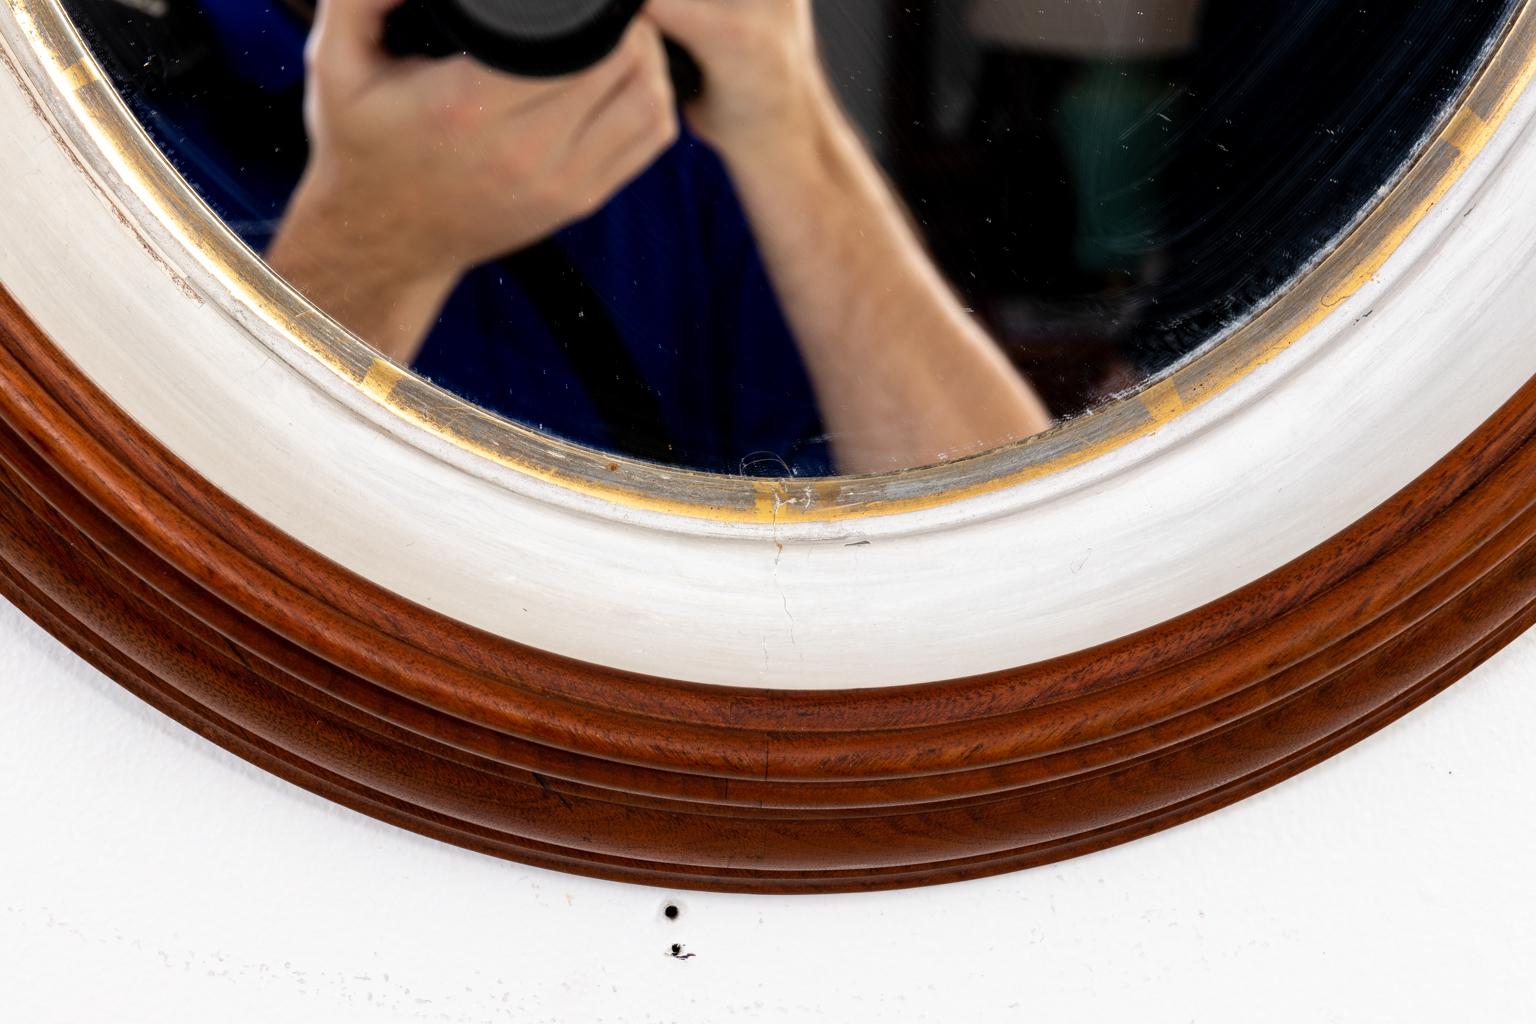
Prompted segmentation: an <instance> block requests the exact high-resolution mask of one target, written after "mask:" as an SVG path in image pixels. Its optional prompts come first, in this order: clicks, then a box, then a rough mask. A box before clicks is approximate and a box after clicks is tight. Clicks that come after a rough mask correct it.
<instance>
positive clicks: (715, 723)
mask: <svg viewBox="0 0 1536 1024" xmlns="http://www.w3.org/2000/svg"><path fill="white" fill-rule="evenodd" d="M1471 120H1472V122H1475V123H1478V124H1481V123H1482V121H1481V119H1480V118H1472V119H1471ZM1454 128H1455V125H1453V126H1452V129H1454ZM1442 169H1443V168H1442ZM1437 173H1438V172H1437ZM1429 177H1431V178H1432V176H1429ZM1434 180H1438V179H1434ZM1437 188H1439V186H1438V185H1436V184H1434V183H1433V180H1430V183H1429V184H1419V185H1416V186H1415V187H1414V188H1413V189H1410V190H1409V191H1410V193H1411V194H1410V195H1409V196H1408V197H1407V198H1408V199H1409V200H1410V202H1409V205H1410V206H1412V207H1414V208H1427V206H1429V205H1433V203H1434V202H1435V200H1436V197H1437V196H1438V195H1440V194H1443V193H1440V192H1437V191H1436V189H1437ZM1381 230H1384V229H1368V230H1366V231H1364V234H1365V235H1366V236H1367V237H1366V239H1365V242H1366V243H1369V244H1368V245H1365V243H1352V244H1357V245H1365V250H1364V251H1365V253H1367V255H1362V256H1361V257H1360V259H1359V260H1358V261H1356V263H1352V264H1351V265H1350V266H1349V267H1346V268H1345V269H1344V270H1342V271H1340V273H1343V274H1344V275H1346V276H1349V275H1355V274H1357V273H1358V272H1359V266H1367V267H1368V266H1370V265H1371V259H1374V258H1375V257H1370V256H1369V255H1368V254H1369V253H1370V252H1374V251H1376V249H1378V248H1380V246H1379V244H1378V240H1376V239H1375V235H1376V234H1380V233H1381ZM1366 276H1369V271H1367V273H1366ZM1307 287H1311V288H1314V289H1321V290H1322V292H1321V294H1323V295H1325V296H1326V295H1332V294H1333V290H1334V289H1336V288H1338V287H1339V285H1338V284H1337V282H1336V281H1335V282H1332V283H1330V282H1329V281H1327V280H1320V281H1314V282H1311V283H1310V284H1309V285H1307ZM1316 305H1317V304H1316V303H1313V304H1312V306H1310V307H1305V308H1308V309H1310V308H1314V307H1316ZM1322 305H1324V306H1326V305H1327V302H1326V301H1324V302H1323V303H1322ZM1298 315H1299V314H1298ZM1308 315H1310V314H1308ZM1223 350H1225V351H1227V352H1229V353H1230V352H1238V353H1239V355H1236V356H1229V358H1232V359H1237V360H1238V362H1240V363H1241V362H1242V361H1243V359H1245V358H1247V357H1246V356H1242V355H1241V352H1242V349H1241V347H1240V346H1239V347H1237V348H1233V347H1231V346H1230V345H1227V346H1221V347H1220V348H1219V349H1218V350H1217V353H1218V355H1219V354H1220V352H1221V351H1223ZM1196 390H1198V389H1196ZM0 594H3V595H4V596H5V597H6V598H8V599H9V600H10V601H11V602H13V603H14V604H16V605H18V606H19V607H21V608H22V609H23V610H24V611H25V612H26V613H27V614H29V615H30V616H32V618H34V619H35V620H36V621H38V622H40V623H41V624H43V625H44V626H45V627H46V628H47V629H49V630H50V631H51V632H52V633H53V634H54V635H55V636H57V637H58V638H59V639H60V640H62V641H63V642H65V643H66V644H68V645H69V646H70V647H72V648H73V649H74V650H75V651H77V652H78V653H79V654H80V655H82V656H83V657H85V658H86V659H87V660H89V661H90V662H91V663H92V664H94V665H96V666H97V667H98V668H100V669H101V670H103V671H104V672H105V673H107V674H108V675H110V676H111V677H112V678H114V679H116V680H117V681H118V682H120V683H121V684H122V685H124V686H125V687H127V688H128V689H129V690H131V691H132V692H134V693H136V694H138V695H139V696H141V697H143V698H144V699H145V700H147V701H149V702H150V703H151V704H153V705H154V706H155V707H157V708H159V709H160V710H162V711H164V712H165V713H166V714H168V715H170V716H172V717H173V718H175V719H177V720H178V721H180V722H182V723H184V724H186V725H188V726H190V727H191V728H193V729H195V730H196V731H197V732H199V733H200V734H202V735H204V736H206V737H208V738H209V739H211V740H213V741H214V742H216V743H218V744H220V745H221V746H223V747H225V748H227V749H229V750H231V751H233V752H235V753H236V754H238V755H240V756H242V757H244V758H246V759H247V760H250V761H252V762H254V763H256V764H258V765H260V766H262V767H263V768H266V769H267V770H269V771H272V772H274V773H275V774H277V775H280V776H282V777H283V778H285V779H288V780H289V781H291V782H294V783H296V784H298V785H301V786H304V787H305V788H307V789H310V790H312V791H314V792H317V793H319V794H321V795H323V796H326V797H328V798H330V799H333V800H336V801H338V802H340V803H343V804H345V805H347V806H350V807H352V808H355V809H357V810H359V811H362V812H364V813H367V814H370V815H373V816H375V817H378V818H380V819H383V820H385V821H389V822H392V823H395V824H397V825H400V826H403V827H405V828H409V829H412V830H415V831H417V832H420V833H423V834H426V835H430V836H433V837H436V838H439V839H442V840H446V841H449V842H453V843H457V844H459V845H462V846H465V847H469V848H472V849H476V850H480V851H483V852H486V853H490V854H494V855H497V856H501V857H506V858H509V859H513V860H518V861H522V862H526V863H531V864H537V865H541V866H545V867H550V868H555V869H559V870H566V871H574V872H581V873H585V874H592V875H598V876H602V877H607V878H614V879H621V880H625V881H632V882H641V883H650V884H657V885H667V886H679V887H692V888H701V889H726V890H741V891H753V892H832V891H846V890H860V889H877V888H890V887H898V886H908V885H919V884H927V883H936V882H944V881H952V880H958V879H964V878H973V877H978V876H982V875H987V874H993V873H998V872H1003V871H1010V870H1014V869H1017V868H1022V867H1027V866H1031V865H1037V864H1042V863H1047V862H1050V861H1053V860H1058V859H1062V858H1066V857H1071V856H1075V855H1078V854H1081V853H1085V852H1088V851H1091V850H1095V849H1100V848H1103V847H1107V846H1110V845H1113V844H1116V843H1120V842H1124V841H1127V840H1129V839H1133V838H1136V837H1138V836H1142V835H1146V834H1148V833H1151V832H1154V831H1156V830H1158V829H1162V828H1165V827H1168V826H1170V825H1173V824H1176V823H1178V822H1181V821H1185V820H1187V819H1190V818H1193V817H1195V816H1198V815H1201V814H1204V813H1207V812H1209V811H1211V810H1214V809H1216V808H1219V807H1221V806H1224V805H1226V804H1228V803H1231V802H1233V801H1235V800H1238V799H1240V798H1242V797H1244V796H1247V795H1249V794H1251V793H1253V792H1256V791H1258V790H1260V789H1262V788H1264V787H1266V786H1269V785H1271V784H1273V783H1275V782H1277V781H1279V780H1281V779H1284V778H1286V777H1288V776H1290V775H1292V774H1295V773H1296V772H1299V771H1301V770H1303V769H1305V768H1306V767H1308V766H1310V765H1312V764H1315V763H1317V762H1318V761H1321V760H1323V759H1324V758H1326V757H1328V756H1329V755H1331V754H1333V753H1335V752H1337V751H1338V750H1340V749H1342V748H1344V747H1345V746H1347V745H1349V744H1351V743H1353V742H1355V741H1356V740H1358V739H1360V738H1362V737H1364V736H1366V735H1368V734H1369V733H1371V732H1372V731H1374V730H1376V729H1378V728H1380V727H1382V726H1383V725H1385V724H1386V723H1388V722H1390V721H1392V720H1393V719H1395V718H1396V717H1398V716H1400V715H1402V714H1404V713H1405V712H1406V711H1408V710H1409V709H1411V708H1412V707H1414V706H1416V705H1417V704H1418V703H1420V702H1422V701H1424V700H1426V699H1427V698H1428V697H1430V696H1431V695H1433V694H1434V693H1436V692H1438V691H1439V690H1441V689H1442V688H1444V687H1445V686H1448V685H1450V684H1451V683H1452V682H1454V681H1455V680H1456V679H1458V678H1460V676H1462V675H1463V674H1465V673H1466V672H1468V671H1469V670H1471V669H1472V668H1473V667H1475V666H1476V665H1477V664H1478V663H1480V662H1481V661H1482V660H1483V659H1485V658H1486V657H1488V656H1489V655H1491V654H1492V653H1493V652H1494V651H1496V650H1497V649H1498V648H1499V647H1500V646H1502V645H1503V644H1504V643H1506V642H1507V641H1509V640H1510V639H1512V638H1514V637H1515V636H1517V635H1519V634H1520V633H1521V632H1523V631H1525V630H1526V629H1528V628H1530V627H1531V626H1532V625H1533V624H1536V380H1532V381H1531V382H1528V383H1527V384H1526V385H1525V387H1524V388H1523V389H1521V390H1520V391H1519V392H1518V394H1517V395H1516V396H1515V397H1514V398H1513V399H1512V400H1511V401H1509V402H1508V403H1507V404H1506V405H1505V406H1504V407H1503V408H1502V409H1501V410H1500V411H1499V412H1498V413H1497V414H1496V415H1495V416H1493V417H1492V418H1491V419H1489V420H1488V422H1487V423H1485V424H1484V425H1483V426H1482V428H1481V429H1480V430H1478V431H1477V432H1476V433H1475V434H1473V435H1472V436H1471V437H1469V438H1467V440H1466V441H1465V442H1464V443H1463V444H1462V445H1461V446H1459V447H1458V448H1457V449H1456V450H1455V451H1454V452H1452V453H1451V454H1450V455H1449V456H1447V457H1446V458H1445V459H1443V460H1442V461H1441V462H1439V463H1438V464H1437V465H1436V466H1434V467H1433V468H1432V469H1430V470H1429V471H1428V472H1427V473H1425V474H1424V475H1423V476H1422V477H1420V478H1419V479H1418V480H1417V481H1415V482H1414V483H1412V484H1411V485H1410V486H1408V487H1407V488H1405V489H1404V490H1403V491H1401V492H1400V493H1399V494H1398V495H1397V496H1396V497H1394V498H1393V499H1391V500H1390V501H1388V502H1387V503H1386V504H1384V505H1382V506H1381V507H1379V508H1378V509H1376V510H1375V511H1374V512H1372V513H1371V514H1369V515H1368V516H1366V517H1365V518H1363V519H1361V520H1360V521H1359V522H1357V523H1356V524H1355V525H1354V526H1352V527H1350V528H1349V529H1347V530H1345V531H1344V532H1342V533H1340V534H1338V535H1337V536H1335V537H1334V538H1332V539H1331V540H1329V541H1328V542H1326V543H1324V544H1322V545H1320V546H1319V547H1317V548H1316V549H1314V550H1313V551H1311V552H1310V553H1308V554H1307V555H1305V556H1303V557H1301V558H1300V559H1297V560H1296V561H1294V562H1292V563H1291V564H1289V565H1287V566H1284V567H1283V568H1281V569H1279V570H1277V571H1275V572H1273V573H1271V574H1270V575H1268V576H1266V577H1264V578H1262V579H1259V580H1257V581H1255V582H1253V583H1251V584H1250V585H1248V586H1246V587H1244V588H1242V589H1240V590H1237V591H1236V592H1234V593H1231V594H1229V595H1227V596H1226V597H1223V598H1221V599H1220V600H1217V601H1215V602H1213V603H1211V604H1208V605H1206V606H1205V607H1203V608H1200V609H1197V610H1195V611H1193V612H1191V613H1189V614H1187V615H1184V616H1182V617H1180V618H1177V619H1173V620H1171V621H1168V622H1166V623H1163V624H1161V625H1158V626H1156V627H1154V628H1152V629H1149V630H1146V631H1144V632H1142V633H1139V634H1136V635H1133V636H1130V637H1126V638H1124V639H1121V640H1118V641H1115V642H1113V643H1110V644H1106V645H1103V646H1100V647H1097V648H1093V649H1090V650H1085V651H1081V652H1078V653H1075V654H1072V655H1069V656H1067V657H1063V658H1059V659H1056V660H1054V661H1049V662H1045V663H1042V664H1036V665H1031V666H1026V667H1023V668H1018V669H1014V670H1010V671H1007V672H1000V673H995V674H992V675H988V676H983V677H975V678H969V679H959V680H953V681H948V682H942V683H933V684H926V685H922V686H908V687H895V688H889V689H883V690H882V689H874V690H851V691H830V692H829V691H807V692H793V691H782V690H756V689H731V688H724V687H713V686H702V685H694V684H688V683H681V682H676V681H670V680H664V679H652V678H643V677H640V676H636V675H633V674H627V673H623V672H618V671H614V670H609V669H604V668H600V667H597V666H593V665H588V664H582V663H578V662H574V661H571V660H568V659H564V658H561V657H557V656H554V655H549V654H544V653H540V652H538V651H535V650H532V649H529V648H527V647H523V646H520V645H518V644H516V643H513V642H511V641H508V640H505V639H501V638H498V637H494V636H491V635H488V634H485V633H481V632H478V631H476V630H474V629H472V628H470V627H467V626H465V625H463V624H461V623H458V622H456V621H454V620H452V619H449V618H446V617H444V616H441V615H438V614H435V613H433V612H430V611H428V610H426V609H424V608H422V607H420V606H417V605H414V604H412V603H410V602H409V601H407V600H405V599H404V598H402V597H399V596H397V595H395V594H393V593H391V592H389V591H388V590H385V589H383V588H381V587H378V586H377V585H374V584H372V583H370V582H368V581H366V580H364V579H362V578H361V577H358V576H355V575H353V574H350V573H348V572H347V571H345V570H343V569H342V568H340V567H338V566H337V565H335V564H333V563H331V562H329V561H327V560H325V559H324V558H323V557H321V556H319V555H318V554H316V553H315V552H313V551H311V550H309V549H307V548H305V547H303V546H302V545H300V544H298V543H297V542H296V541H294V540H293V539H292V538H290V537H288V536H286V535H284V534H283V533H281V532H280V531H279V530H278V529H277V528H275V527H274V526H272V525H270V524H269V523H267V522H265V521H263V520H262V519H260V518H258V517H256V516H255V515H253V514H251V513H250V512H248V511H247V510H246V509H244V508H243V507H242V506H240V505H239V504H237V503H236V502H234V501H233V500H232V499H230V498H229V497H228V496H227V495H225V494H224V493H222V492H221V491H219V490H218V489H217V488H216V487H214V486H213V485H211V484H210V483H208V482H207V481H206V480H204V479H202V478H201V477H199V476H198V475H197V474H196V473H195V472H193V471H192V470H191V469H190V468H189V467H188V466H186V465H185V464H183V463H181V462H180V461H178V460H177V459H176V458H175V457H174V456H173V455H172V454H170V452H169V451H167V449H166V448H165V447H164V446H163V445H161V444H160V443H159V442H158V441H157V440H156V439H155V438H154V437H152V436H151V435H150V434H149V433H147V432H146V431H144V430H143V429H142V428H140V427H139V426H138V425H136V424H135V422H134V421H133V420H132V419H131V418H130V417H129V416H127V415H126V414H125V413H124V412H123V411H122V410H121V409H119V408H118V407H117V406H115V405H114V404H113V402H112V401H111V400H110V398H108V397H107V396H106V395H105V394H103V393H102V392H101V391H99V390H98V389H97V388H96V387H95V386H94V385H93V384H92V383H91V382H90V381H89V380H88V379H86V377H85V376H84V375H83V374H82V373H81V372H80V371H79V370H78V369H77V368H76V367H75V365H74V364H73V363H71V362H70V360H69V359H68V358H67V357H65V356H64V355H63V354H62V353H61V351H60V350H59V349H58V348H56V347H55V346H54V344H53V343H52V342H51V341H50V340H49V338H48V337H47V336H46V335H45V333H44V332H43V331H42V330H41V329H40V328H39V327H38V326H37V325H36V324H35V323H33V322H32V320H30V319H29V318H28V316H27V315H26V314H25V313H24V312H23V311H22V310H21V308H20V307H19V306H18V305H17V304H16V303H15V302H13V301H12V300H11V299H10V297H9V296H8V295H7V294H5V293H4V292H3V290H0Z"/></svg>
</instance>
